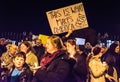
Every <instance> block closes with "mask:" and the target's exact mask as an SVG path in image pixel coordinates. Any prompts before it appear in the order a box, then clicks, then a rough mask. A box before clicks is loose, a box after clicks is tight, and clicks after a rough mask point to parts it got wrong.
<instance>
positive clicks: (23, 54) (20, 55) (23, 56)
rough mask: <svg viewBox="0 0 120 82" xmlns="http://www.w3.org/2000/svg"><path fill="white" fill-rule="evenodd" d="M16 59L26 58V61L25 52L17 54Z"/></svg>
mask: <svg viewBox="0 0 120 82" xmlns="http://www.w3.org/2000/svg"><path fill="white" fill-rule="evenodd" d="M16 57H22V58H24V59H25V60H26V54H25V53H24V52H18V53H16V55H15V56H14V59H15V58H16Z"/></svg>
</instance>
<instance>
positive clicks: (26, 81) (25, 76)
mask: <svg viewBox="0 0 120 82" xmlns="http://www.w3.org/2000/svg"><path fill="white" fill-rule="evenodd" d="M14 68H15V67H14V66H13V68H12V69H11V70H10V71H8V70H7V69H6V70H5V69H4V70H2V71H1V80H0V82H10V79H11V74H12V72H13V70H14ZM32 77H33V73H32V71H31V70H30V69H29V67H28V66H27V65H26V64H25V65H24V67H23V69H22V73H21V74H20V75H19V77H18V79H17V81H16V82H31V80H32Z"/></svg>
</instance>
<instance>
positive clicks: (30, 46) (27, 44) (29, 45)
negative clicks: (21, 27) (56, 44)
mask: <svg viewBox="0 0 120 82" xmlns="http://www.w3.org/2000/svg"><path fill="white" fill-rule="evenodd" d="M22 44H24V45H25V46H27V47H28V50H27V52H29V51H32V52H33V53H35V49H34V48H33V47H32V44H31V43H30V42H28V41H23V42H22V43H21V44H20V45H19V48H20V46H21V45H22Z"/></svg>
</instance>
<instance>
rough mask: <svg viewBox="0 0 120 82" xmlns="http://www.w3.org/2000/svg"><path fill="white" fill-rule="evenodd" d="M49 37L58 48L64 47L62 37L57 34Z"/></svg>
mask: <svg viewBox="0 0 120 82" xmlns="http://www.w3.org/2000/svg"><path fill="white" fill-rule="evenodd" d="M48 39H49V40H50V41H51V43H52V44H53V45H55V46H56V47H57V48H58V49H61V48H64V45H63V42H62V40H61V38H60V37H59V36H57V35H52V36H49V37H48Z"/></svg>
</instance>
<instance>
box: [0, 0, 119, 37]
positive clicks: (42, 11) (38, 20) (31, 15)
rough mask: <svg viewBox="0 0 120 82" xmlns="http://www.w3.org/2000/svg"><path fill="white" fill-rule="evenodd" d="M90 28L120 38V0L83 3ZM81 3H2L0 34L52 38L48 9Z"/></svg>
mask: <svg viewBox="0 0 120 82" xmlns="http://www.w3.org/2000/svg"><path fill="white" fill-rule="evenodd" d="M81 1H82V2H83V5H84V8H85V13H86V16H87V20H88V24H89V27H88V28H90V29H93V30H95V31H96V32H100V33H103V34H104V33H106V32H107V33H108V34H110V35H113V34H115V35H120V4H119V2H120V1H119V0H81ZM81 1H80V0H1V1H0V32H23V31H28V32H29V31H30V32H33V33H35V34H41V33H42V34H47V35H51V34H52V33H51V30H50V27H49V23H48V20H47V17H46V12H47V11H49V10H53V9H57V8H61V7H65V6H69V5H72V4H76V3H79V2H81Z"/></svg>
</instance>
